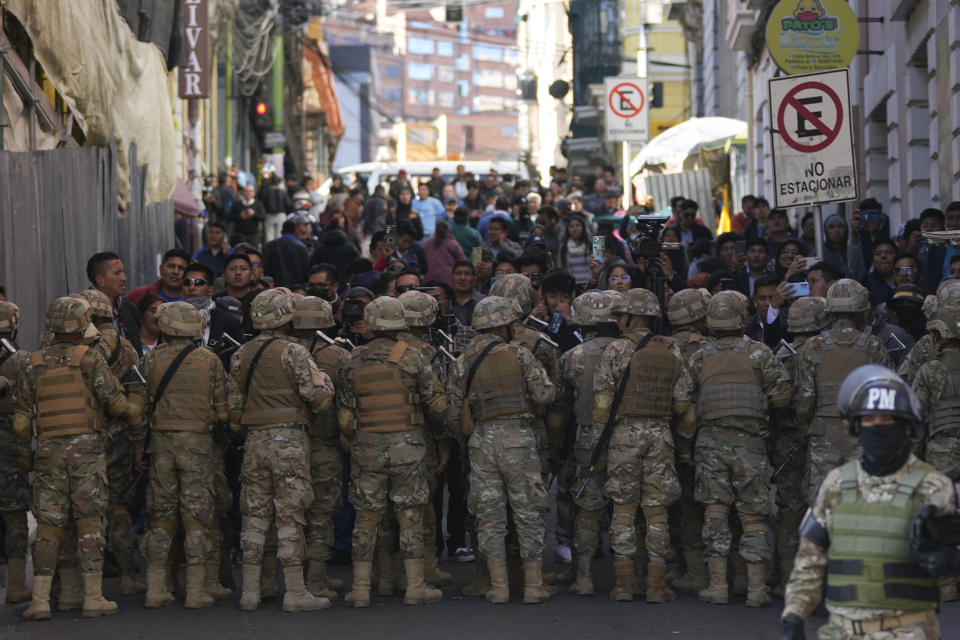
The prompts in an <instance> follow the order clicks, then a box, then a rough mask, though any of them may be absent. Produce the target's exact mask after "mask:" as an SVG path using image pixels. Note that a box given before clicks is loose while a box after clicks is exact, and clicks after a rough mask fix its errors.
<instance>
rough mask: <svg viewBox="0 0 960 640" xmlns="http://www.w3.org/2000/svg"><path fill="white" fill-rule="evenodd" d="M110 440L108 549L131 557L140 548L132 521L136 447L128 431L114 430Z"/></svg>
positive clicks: (108, 456) (108, 449) (108, 441)
mask: <svg viewBox="0 0 960 640" xmlns="http://www.w3.org/2000/svg"><path fill="white" fill-rule="evenodd" d="M112 433H113V437H112V438H109V439H108V440H107V445H106V454H107V488H108V495H109V498H108V502H107V513H106V515H107V548H108V549H109V550H110V551H111V553H113V554H114V555H116V556H118V557H119V556H123V555H130V554H132V553H133V550H134V549H135V548H136V545H137V532H136V531H135V530H134V528H133V520H132V519H131V518H130V507H131V506H133V497H134V493H136V489H137V487H136V484H137V483H136V478H135V476H134V473H133V445H132V444H131V442H130V435H129V433H128V432H127V430H126V429H125V428H124V429H119V430H118V429H114V430H113V431H112Z"/></svg>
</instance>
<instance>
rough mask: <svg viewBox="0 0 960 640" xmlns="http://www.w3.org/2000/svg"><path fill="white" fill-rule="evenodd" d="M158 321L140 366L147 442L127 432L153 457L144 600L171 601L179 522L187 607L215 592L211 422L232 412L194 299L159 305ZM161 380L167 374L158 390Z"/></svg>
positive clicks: (150, 604)
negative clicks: (210, 589) (157, 339)
mask: <svg viewBox="0 0 960 640" xmlns="http://www.w3.org/2000/svg"><path fill="white" fill-rule="evenodd" d="M157 324H158V325H159V327H160V332H161V333H162V334H163V336H164V342H163V343H162V344H160V345H159V346H157V348H156V349H154V350H153V351H151V352H149V353H148V354H146V355H145V356H144V357H143V362H142V372H143V377H144V378H145V379H146V381H147V383H146V385H140V386H139V387H138V389H137V391H138V392H139V395H140V397H141V400H142V401H143V405H144V406H147V407H150V411H149V412H148V413H147V414H146V416H145V418H146V421H145V422H146V425H147V427H146V428H147V429H149V430H150V441H149V445H148V444H147V443H146V442H145V440H146V437H145V435H146V434H145V433H143V432H142V431H143V430H140V429H138V430H137V433H135V434H132V435H133V438H132V439H133V442H134V446H135V448H136V450H137V452H138V459H140V460H143V459H144V458H145V457H146V456H150V485H149V487H148V489H147V513H148V514H149V515H150V529H149V530H148V531H147V533H146V535H144V538H143V555H144V557H145V558H146V559H147V597H146V601H145V603H144V606H146V607H147V608H148V609H156V608H159V607H165V606H168V605H171V604H173V603H174V602H175V601H176V599H175V598H174V597H173V595H172V594H171V593H170V592H169V591H167V584H166V567H167V559H168V555H169V554H170V552H171V547H172V546H173V541H174V538H175V537H176V534H177V528H178V521H179V522H182V525H183V529H184V531H185V536H184V551H185V555H186V559H187V599H186V602H185V603H184V606H186V607H187V608H188V609H199V608H201V607H209V606H211V605H212V604H213V597H212V595H210V594H208V593H207V592H206V572H207V571H213V572H217V571H219V566H218V565H219V563H217V565H210V564H208V563H207V560H208V556H209V554H210V552H211V550H212V549H213V544H212V541H211V539H210V537H211V536H210V534H211V532H212V531H213V530H214V529H216V527H217V523H216V522H215V520H214V506H213V464H214V455H213V449H214V446H215V445H214V442H213V425H214V423H216V422H221V423H226V422H227V421H229V419H230V416H229V415H228V414H227V374H226V372H225V371H224V369H223V364H222V363H221V362H220V358H218V357H217V355H216V354H214V353H213V351H210V350H208V349H206V348H203V347H200V348H197V346H196V343H195V341H197V340H199V339H201V338H202V337H203V330H204V325H205V323H204V320H203V317H202V316H201V315H200V312H199V311H197V310H196V308H194V306H193V305H191V304H188V303H186V302H170V303H167V304H163V305H161V306H160V308H159V309H158V310H157ZM175 365H176V369H174V368H173V367H174V366H175ZM170 372H172V375H171V374H170ZM168 375H169V378H168ZM164 379H167V380H168V381H167V384H166V385H164V388H163V389H162V390H161V389H160V386H161V384H163V383H162V381H163V380H164ZM161 394H162V395H161ZM145 446H146V447H147V449H146V450H144V447H145Z"/></svg>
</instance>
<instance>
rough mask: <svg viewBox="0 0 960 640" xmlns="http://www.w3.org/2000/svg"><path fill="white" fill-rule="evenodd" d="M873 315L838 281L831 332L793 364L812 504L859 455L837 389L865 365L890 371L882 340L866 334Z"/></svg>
mask: <svg viewBox="0 0 960 640" xmlns="http://www.w3.org/2000/svg"><path fill="white" fill-rule="evenodd" d="M870 310H871V307H870V293H869V292H868V291H867V289H866V287H864V286H863V285H862V284H860V283H859V282H857V281H856V280H850V279H849V278H841V279H840V280H837V281H836V282H834V283H833V284H832V285H830V289H828V290H827V313H828V314H830V320H831V324H830V328H829V329H827V330H825V331H823V332H821V334H820V335H818V336H814V337H812V338H810V339H809V340H807V342H806V344H805V345H804V348H803V353H801V354H800V356H799V359H798V361H797V373H796V377H795V378H794V382H793V389H794V394H793V399H794V403H793V404H794V408H795V409H796V412H797V421H798V422H799V423H800V424H802V425H809V427H808V428H807V429H806V433H807V435H808V440H807V469H808V471H807V482H808V485H807V496H808V499H809V501H810V502H811V503H812V502H813V499H814V498H815V497H816V495H817V488H818V487H819V486H820V483H821V482H822V481H823V478H824V476H826V475H827V472H828V471H830V469H833V468H834V467H839V466H840V465H841V464H843V463H845V462H847V461H849V460H853V459H855V458H857V457H858V456H859V455H860V449H859V446H858V445H857V440H856V438H853V437H851V436H850V433H849V432H848V430H847V429H846V427H845V426H844V424H843V421H842V420H841V419H840V414H839V413H838V412H837V389H839V388H840V383H841V382H843V379H844V378H846V377H847V375H848V374H849V373H850V372H851V371H853V370H854V369H856V368H857V367H859V366H861V365H864V364H869V363H873V364H881V365H883V366H885V367H892V363H891V361H890V357H889V356H888V355H887V350H886V348H885V347H884V346H883V344H882V343H881V342H880V339H879V338H877V337H876V336H874V335H871V333H870V326H869V323H868V322H867V321H866V314H867V313H868V312H869V311H870Z"/></svg>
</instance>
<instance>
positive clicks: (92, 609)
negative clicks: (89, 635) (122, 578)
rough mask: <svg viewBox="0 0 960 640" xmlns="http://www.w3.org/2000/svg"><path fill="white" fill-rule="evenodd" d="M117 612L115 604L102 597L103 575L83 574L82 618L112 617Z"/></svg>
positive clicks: (94, 572)
mask: <svg viewBox="0 0 960 640" xmlns="http://www.w3.org/2000/svg"><path fill="white" fill-rule="evenodd" d="M116 612H117V603H116V602H113V601H112V600H107V599H106V598H104V597H103V573H102V572H100V571H91V572H90V573H85V574H83V612H82V613H81V614H80V615H81V616H83V617H84V618H97V617H99V616H112V615H113V614H115V613H116Z"/></svg>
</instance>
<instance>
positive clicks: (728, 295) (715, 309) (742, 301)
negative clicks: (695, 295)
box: [707, 291, 747, 331]
mask: <svg viewBox="0 0 960 640" xmlns="http://www.w3.org/2000/svg"><path fill="white" fill-rule="evenodd" d="M746 324H747V296H745V295H743V294H742V293H740V292H739V291H720V292H719V293H717V294H716V295H715V296H713V297H712V298H710V302H709V304H707V327H708V328H710V329H714V330H717V331H738V330H740V329H743V328H744V327H745V326H746Z"/></svg>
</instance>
